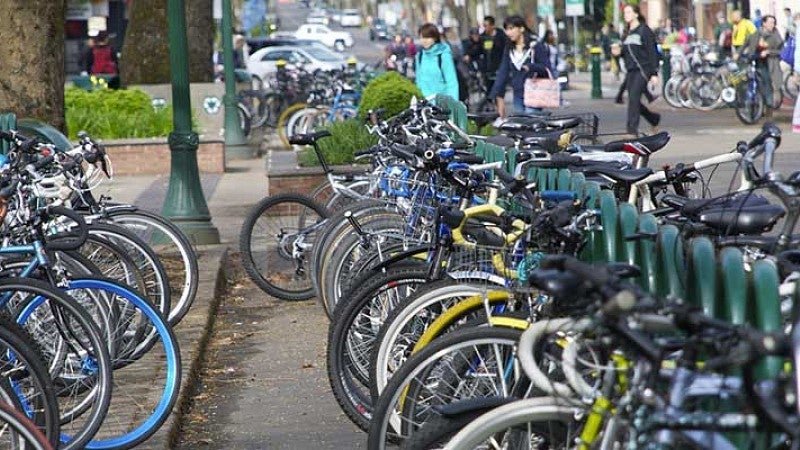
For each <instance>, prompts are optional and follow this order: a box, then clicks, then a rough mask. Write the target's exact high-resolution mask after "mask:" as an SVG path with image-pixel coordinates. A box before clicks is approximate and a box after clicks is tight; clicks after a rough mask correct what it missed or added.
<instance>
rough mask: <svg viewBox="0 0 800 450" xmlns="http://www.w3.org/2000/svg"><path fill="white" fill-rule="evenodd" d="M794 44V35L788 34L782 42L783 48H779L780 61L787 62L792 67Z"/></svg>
mask: <svg viewBox="0 0 800 450" xmlns="http://www.w3.org/2000/svg"><path fill="white" fill-rule="evenodd" d="M795 45H796V43H795V41H794V36H792V35H789V37H788V38H787V39H786V42H785V43H784V44H783V50H781V61H783V62H785V63H786V64H788V65H789V66H790V67H794V46H795Z"/></svg>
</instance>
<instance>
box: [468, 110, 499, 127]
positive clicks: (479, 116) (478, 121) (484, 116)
mask: <svg viewBox="0 0 800 450" xmlns="http://www.w3.org/2000/svg"><path fill="white" fill-rule="evenodd" d="M498 117H500V114H497V113H496V112H479V113H468V114H467V119H469V120H471V121H473V122H475V125H477V126H478V129H480V128H483V127H485V126H486V125H488V124H490V123H492V122H494V121H495V120H496V119H497V118H498Z"/></svg>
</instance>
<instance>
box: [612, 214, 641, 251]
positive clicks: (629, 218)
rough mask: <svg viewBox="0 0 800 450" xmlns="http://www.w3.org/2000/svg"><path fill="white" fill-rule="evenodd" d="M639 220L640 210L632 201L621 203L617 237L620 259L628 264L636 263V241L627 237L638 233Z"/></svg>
mask: <svg viewBox="0 0 800 450" xmlns="http://www.w3.org/2000/svg"><path fill="white" fill-rule="evenodd" d="M638 222H639V211H637V209H636V207H635V206H633V205H631V204H630V203H620V204H619V227H618V231H619V235H618V237H617V239H618V243H619V248H617V252H618V258H619V259H618V260H619V261H622V262H624V263H627V264H636V253H637V245H636V241H627V240H626V238H627V237H629V236H633V235H634V234H636V228H637V225H638Z"/></svg>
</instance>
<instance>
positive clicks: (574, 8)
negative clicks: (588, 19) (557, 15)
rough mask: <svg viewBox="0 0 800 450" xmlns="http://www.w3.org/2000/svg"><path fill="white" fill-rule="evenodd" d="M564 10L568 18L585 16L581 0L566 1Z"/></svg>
mask: <svg viewBox="0 0 800 450" xmlns="http://www.w3.org/2000/svg"><path fill="white" fill-rule="evenodd" d="M566 9H567V16H568V17H578V16H582V15H584V14H586V11H585V10H584V8H583V0H567V1H566Z"/></svg>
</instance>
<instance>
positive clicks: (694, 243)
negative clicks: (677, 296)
mask: <svg viewBox="0 0 800 450" xmlns="http://www.w3.org/2000/svg"><path fill="white" fill-rule="evenodd" d="M689 257H690V259H689V263H690V265H689V272H688V275H689V276H688V277H687V278H688V279H687V282H688V298H687V299H686V300H688V301H689V302H692V303H693V304H695V305H697V306H701V307H702V308H703V312H704V313H706V314H707V315H709V316H711V317H719V313H720V307H721V306H722V305H720V304H718V302H717V299H718V298H719V295H718V294H719V292H718V283H717V258H716V254H715V251H714V244H713V243H712V242H711V241H710V240H709V239H708V238H705V237H699V238H696V239H692V240H691V242H690V243H689Z"/></svg>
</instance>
